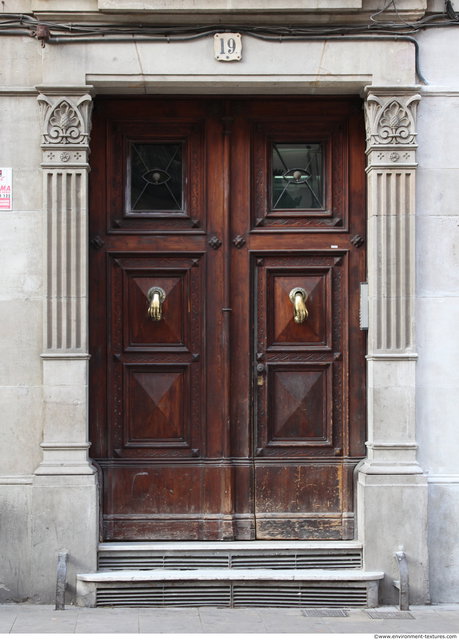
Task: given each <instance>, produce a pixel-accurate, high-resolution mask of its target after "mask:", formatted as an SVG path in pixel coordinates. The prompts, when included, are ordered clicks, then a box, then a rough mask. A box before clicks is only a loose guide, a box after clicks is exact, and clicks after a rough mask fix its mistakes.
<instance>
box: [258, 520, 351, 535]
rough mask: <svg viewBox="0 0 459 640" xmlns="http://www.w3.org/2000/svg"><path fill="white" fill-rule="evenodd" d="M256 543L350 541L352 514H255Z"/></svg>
mask: <svg viewBox="0 0 459 640" xmlns="http://www.w3.org/2000/svg"><path fill="white" fill-rule="evenodd" d="M256 530H257V540H353V538H354V516H353V514H347V515H345V516H343V515H342V514H336V516H330V515H329V514H317V513H315V514H297V515H295V516H292V514H290V513H276V514H268V513H263V514H258V515H257V521H256Z"/></svg>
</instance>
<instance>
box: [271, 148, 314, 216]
mask: <svg viewBox="0 0 459 640" xmlns="http://www.w3.org/2000/svg"><path fill="white" fill-rule="evenodd" d="M271 166H272V186H271V206H272V209H274V210H277V209H300V210H302V209H323V208H324V178H323V153H322V145H321V144H318V143H274V144H273V145H272V156H271Z"/></svg>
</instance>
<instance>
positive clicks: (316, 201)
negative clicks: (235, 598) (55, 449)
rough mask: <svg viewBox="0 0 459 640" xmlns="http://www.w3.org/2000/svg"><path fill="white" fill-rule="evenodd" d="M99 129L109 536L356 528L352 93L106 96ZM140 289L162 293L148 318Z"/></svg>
mask: <svg viewBox="0 0 459 640" xmlns="http://www.w3.org/2000/svg"><path fill="white" fill-rule="evenodd" d="M92 140H93V147H92V156H91V158H92V165H93V166H92V171H91V219H90V223H91V242H92V244H91V246H92V249H91V251H92V254H91V269H92V272H91V286H90V296H91V309H92V316H91V354H92V358H91V364H90V366H91V405H90V406H91V438H92V441H93V446H92V450H91V451H92V455H93V456H94V458H95V461H96V462H97V463H98V464H99V465H100V468H101V480H102V485H103V514H104V515H103V536H104V538H105V539H107V540H181V539H182V540H186V539H188V540H199V539H202V540H209V539H210V540H222V539H232V538H236V539H252V538H253V537H258V538H262V539H269V538H284V539H289V538H290V539H339V538H345V539H346V538H349V537H352V535H353V481H352V474H353V469H354V467H355V465H356V464H357V462H358V460H359V459H360V457H361V456H362V455H363V453H364V447H363V443H364V426H365V413H364V397H365V385H364V368H363V352H364V345H365V340H364V337H363V335H362V333H361V332H360V331H359V329H358V286H359V282H360V281H361V280H363V279H364V266H365V254H364V250H363V249H362V248H361V243H360V241H359V242H354V241H353V240H352V238H354V237H360V236H362V237H364V235H365V220H364V216H363V211H364V195H365V194H364V190H363V177H364V148H363V131H362V122H361V109H360V104H357V101H352V100H348V99H333V98H331V99H323V100H319V99H314V98H311V99H304V98H300V97H291V98H288V99H283V98H282V99H281V98H279V99H266V98H264V97H263V98H262V99H257V98H255V99H246V98H241V97H239V98H224V99H222V98H219V97H216V98H209V97H205V98H182V97H177V98H174V99H172V98H165V97H157V98H144V99H131V98H126V99H121V100H119V99H118V100H115V99H110V98H98V99H97V100H96V108H95V117H94V129H93V136H92ZM356 234H357V235H356ZM152 287H161V288H162V289H163V290H164V293H165V299H164V302H163V304H162V318H161V320H159V321H153V320H152V319H151V318H150V317H149V315H148V312H147V310H148V292H149V291H150V289H151V288H152ZM295 287H300V288H302V289H304V290H305V291H306V292H307V295H308V298H307V302H306V306H307V309H308V318H307V321H306V322H304V323H296V322H295V321H294V317H293V305H292V302H291V300H290V296H289V294H290V292H291V291H292V289H294V288H295Z"/></svg>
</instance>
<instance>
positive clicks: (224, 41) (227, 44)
mask: <svg viewBox="0 0 459 640" xmlns="http://www.w3.org/2000/svg"><path fill="white" fill-rule="evenodd" d="M214 50H215V58H216V60H220V62H233V61H238V60H240V59H241V58H242V38H241V34H240V33H216V34H215V36H214Z"/></svg>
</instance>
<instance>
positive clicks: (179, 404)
mask: <svg viewBox="0 0 459 640" xmlns="http://www.w3.org/2000/svg"><path fill="white" fill-rule="evenodd" d="M187 369H188V368H187V367H177V366H170V367H167V366H165V365H162V366H156V367H155V366H153V365H146V366H143V367H141V366H139V365H136V366H133V367H125V375H126V377H127V379H126V381H125V384H124V388H125V390H126V399H125V401H126V404H125V406H126V409H127V411H126V418H127V421H126V422H127V423H126V434H125V438H126V442H125V446H140V445H153V444H162V445H166V444H167V443H170V444H175V445H177V444H179V443H182V444H183V446H189V444H188V442H187V440H188V439H189V407H188V406H187V405H188V402H189V396H188V393H187V388H188V385H189V379H188V378H189V376H188V371H187Z"/></svg>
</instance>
